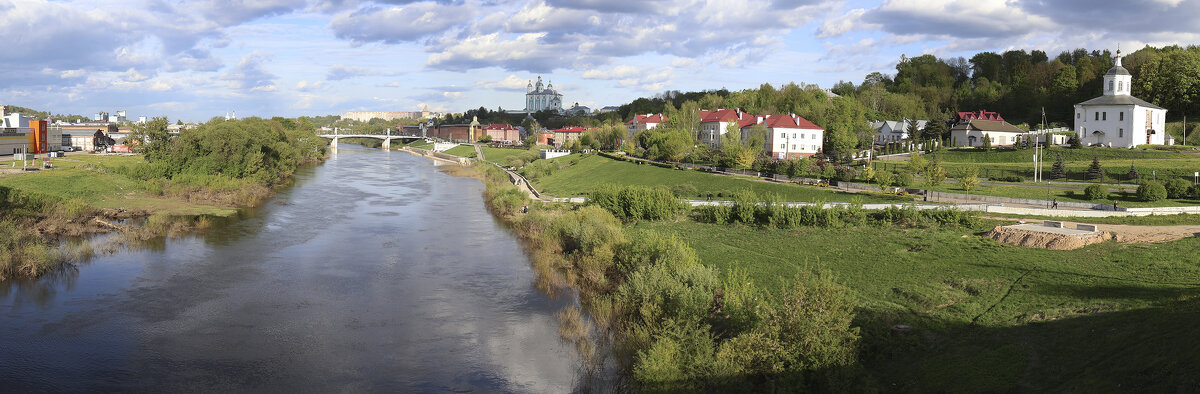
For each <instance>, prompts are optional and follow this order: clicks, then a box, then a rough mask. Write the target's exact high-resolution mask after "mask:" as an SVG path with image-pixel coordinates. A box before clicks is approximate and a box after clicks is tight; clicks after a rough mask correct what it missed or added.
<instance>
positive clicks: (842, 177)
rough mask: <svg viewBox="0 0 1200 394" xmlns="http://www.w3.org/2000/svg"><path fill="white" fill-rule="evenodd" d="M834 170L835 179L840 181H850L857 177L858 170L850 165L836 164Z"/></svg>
mask: <svg viewBox="0 0 1200 394" xmlns="http://www.w3.org/2000/svg"><path fill="white" fill-rule="evenodd" d="M834 172H835V173H836V174H837V175H836V176H837V180H838V181H842V182H850V181H853V180H854V178H857V177H858V172H857V171H854V169H853V168H850V167H845V166H838V167H837V168H836V169H834Z"/></svg>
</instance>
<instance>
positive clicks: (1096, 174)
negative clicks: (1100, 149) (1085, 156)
mask: <svg viewBox="0 0 1200 394" xmlns="http://www.w3.org/2000/svg"><path fill="white" fill-rule="evenodd" d="M1087 177H1088V179H1092V180H1096V179H1100V178H1103V177H1104V169H1103V168H1101V167H1100V157H1099V156H1092V165H1090V166H1088V172H1087Z"/></svg>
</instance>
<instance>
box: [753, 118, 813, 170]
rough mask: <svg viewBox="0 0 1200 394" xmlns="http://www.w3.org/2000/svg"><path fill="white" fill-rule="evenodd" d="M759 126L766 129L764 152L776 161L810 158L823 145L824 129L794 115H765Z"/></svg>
mask: <svg viewBox="0 0 1200 394" xmlns="http://www.w3.org/2000/svg"><path fill="white" fill-rule="evenodd" d="M761 124H762V125H763V126H765V127H766V128H767V138H766V141H765V145H766V146H765V147H764V149H765V152H767V154H768V155H769V156H771V157H773V158H776V159H797V158H801V157H810V156H812V155H815V154H817V153H820V152H821V148H822V147H823V146H824V144H825V129H823V128H821V127H820V126H817V125H816V124H814V123H813V122H810V121H809V120H808V119H804V118H802V117H800V116H798V115H796V114H783V115H767V116H764V117H762V121H761ZM751 126H753V125H751ZM747 134H748V133H742V135H743V137H745V136H746V135H747Z"/></svg>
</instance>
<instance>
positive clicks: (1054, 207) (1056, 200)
mask: <svg viewBox="0 0 1200 394" xmlns="http://www.w3.org/2000/svg"><path fill="white" fill-rule="evenodd" d="M1050 209H1058V199H1057V198H1055V199H1054V202H1052V203H1051V204H1050Z"/></svg>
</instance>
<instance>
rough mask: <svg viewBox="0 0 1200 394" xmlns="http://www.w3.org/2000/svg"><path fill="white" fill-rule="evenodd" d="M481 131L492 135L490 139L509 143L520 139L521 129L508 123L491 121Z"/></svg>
mask: <svg viewBox="0 0 1200 394" xmlns="http://www.w3.org/2000/svg"><path fill="white" fill-rule="evenodd" d="M483 132H484V133H486V134H487V135H488V136H489V137H492V141H498V142H504V143H510V144H511V143H514V142H517V141H518V140H520V139H521V130H519V129H517V128H516V127H513V125H510V124H504V123H492V124H490V125H487V127H484V128H483Z"/></svg>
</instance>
